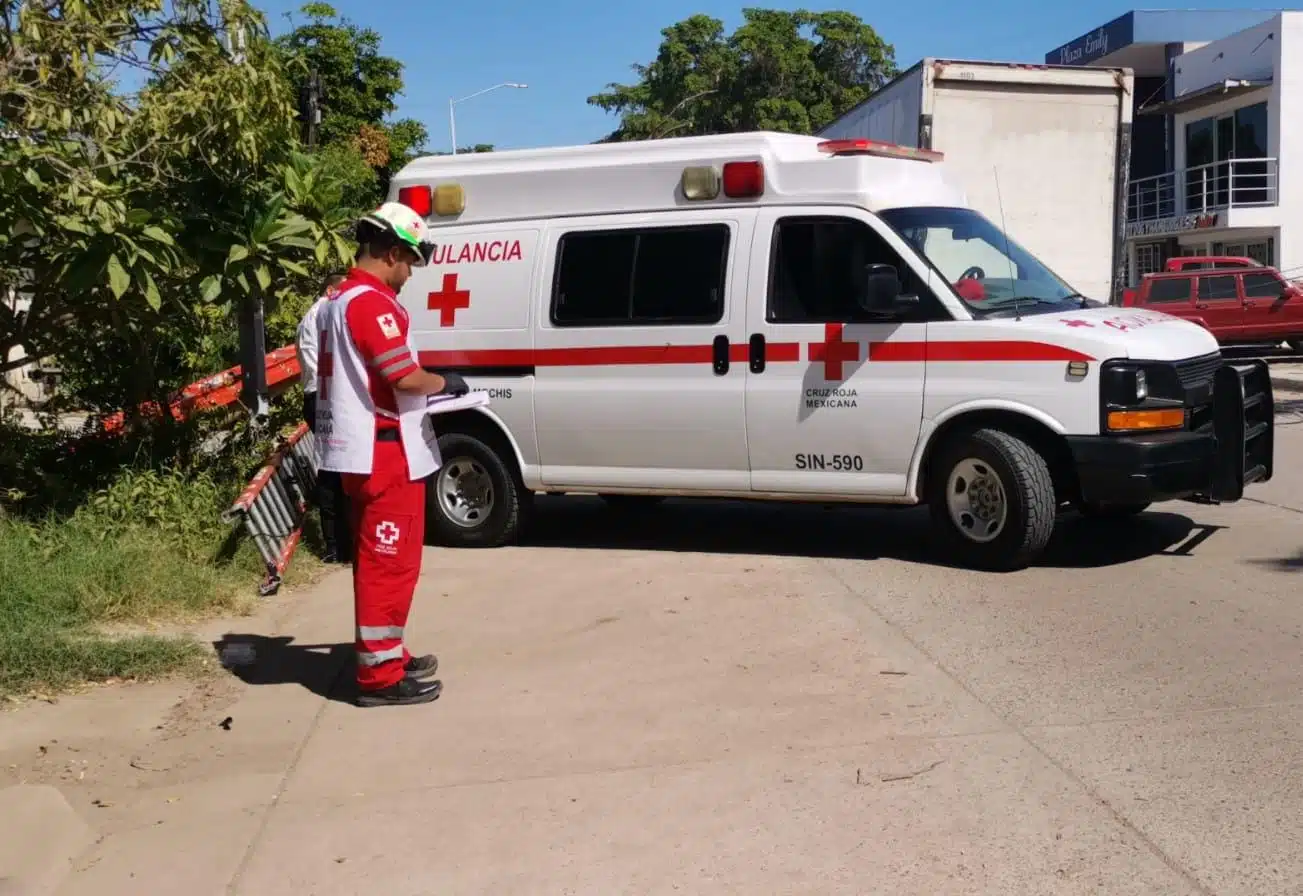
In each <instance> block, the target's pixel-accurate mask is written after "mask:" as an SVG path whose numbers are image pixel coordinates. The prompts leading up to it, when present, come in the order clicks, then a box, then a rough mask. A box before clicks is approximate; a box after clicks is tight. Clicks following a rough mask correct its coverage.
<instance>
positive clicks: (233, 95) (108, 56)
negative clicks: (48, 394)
mask: <svg viewBox="0 0 1303 896" xmlns="http://www.w3.org/2000/svg"><path fill="white" fill-rule="evenodd" d="M0 10H3V13H4V18H3V22H2V23H0V28H3V33H2V34H0V115H2V116H3V119H4V122H5V126H6V131H5V132H4V134H3V139H0V281H2V282H3V283H5V284H7V285H11V286H14V287H16V288H17V289H18V290H19V292H20V293H21V294H24V295H26V296H27V297H29V298H30V299H31V306H30V308H29V309H28V310H27V311H25V312H21V313H15V312H14V311H13V310H12V309H10V308H9V307H8V306H7V305H3V304H0V361H3V359H7V358H9V357H10V354H9V353H10V350H11V349H13V348H15V347H17V346H20V345H21V346H23V347H24V348H25V349H26V351H27V354H29V355H31V356H37V357H41V356H54V357H56V358H57V359H58V360H59V362H60V364H61V365H62V367H63V368H64V370H65V372H66V373H67V375H68V377H69V382H70V383H71V384H72V385H73V386H75V387H77V388H78V389H79V391H80V394H79V395H78V398H79V399H80V405H81V406H82V407H83V408H87V409H93V408H95V407H104V408H109V407H125V408H128V409H130V408H132V407H135V406H136V405H137V404H138V403H139V402H141V401H146V400H155V401H156V400H158V399H160V398H161V397H163V396H164V395H165V394H166V392H167V391H169V390H170V389H172V388H175V387H176V386H178V385H182V384H184V382H187V381H188V380H186V379H185V377H187V376H191V375H193V374H203V373H210V372H212V371H213V370H214V369H220V368H221V367H223V366H226V364H227V363H234V357H233V356H234V352H233V351H231V348H232V347H233V345H234V339H235V337H234V332H235V325H234V322H233V318H232V312H233V310H234V309H235V308H237V307H238V306H239V305H240V304H241V303H242V302H245V301H249V300H251V299H253V298H258V299H262V300H264V301H266V302H267V303H268V305H269V306H270V309H271V313H272V314H273V315H275V313H276V309H277V303H278V302H280V301H283V300H285V299H293V300H296V301H301V298H300V297H302V296H306V295H310V294H311V292H312V291H314V290H315V285H316V284H315V282H314V281H315V280H316V279H317V277H318V276H319V270H318V269H319V268H321V267H324V266H333V265H334V264H338V263H339V262H340V261H341V260H342V258H341V253H342V252H343V251H344V248H345V247H344V246H343V240H342V238H341V236H340V233H341V230H342V228H343V227H344V226H345V223H346V222H344V221H342V220H341V219H340V217H339V214H338V212H337V211H336V209H335V207H334V204H335V203H337V202H338V201H339V198H340V195H339V187H338V178H337V177H333V176H332V174H331V172H330V171H329V170H327V166H322V165H319V164H318V162H317V161H316V160H313V159H308V158H305V157H302V156H300V155H298V154H297V153H296V152H295V146H296V144H297V132H296V128H295V122H294V114H295V108H294V102H293V95H292V93H291V91H290V87H289V81H288V79H287V77H286V75H285V72H284V69H283V65H282V62H281V58H280V56H279V54H278V53H277V52H275V50H274V48H273V46H272V44H271V41H270V38H269V36H268V34H267V31H266V26H265V22H264V20H263V19H262V17H261V15H260V14H259V13H258V12H257V11H256V10H255V9H254V8H253V7H251V6H250V5H249V4H248V3H247V2H245V0H220V3H217V4H212V3H210V2H209V0H169V2H168V3H167V4H164V3H160V2H158V0H96V2H89V0H41V2H31V0H21V2H20V0H0ZM5 363H8V364H9V365H10V366H13V364H14V362H12V361H9V362H5Z"/></svg>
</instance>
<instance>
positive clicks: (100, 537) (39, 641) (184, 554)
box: [0, 472, 260, 694]
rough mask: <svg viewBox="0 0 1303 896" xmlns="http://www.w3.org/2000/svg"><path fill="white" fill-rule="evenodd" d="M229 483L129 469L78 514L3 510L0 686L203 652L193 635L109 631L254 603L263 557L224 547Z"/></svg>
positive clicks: (58, 683) (48, 681) (181, 663)
mask: <svg viewBox="0 0 1303 896" xmlns="http://www.w3.org/2000/svg"><path fill="white" fill-rule="evenodd" d="M225 492H226V490H225V489H222V488H220V487H219V486H217V484H216V483H214V482H212V481H211V480H208V479H206V478H205V477H203V476H181V475H180V474H166V473H157V472H144V473H129V474H125V475H124V476H122V477H121V478H120V479H119V480H118V481H117V482H115V483H114V485H113V486H111V487H110V488H109V489H106V490H104V491H101V492H99V493H97V494H96V495H95V496H94V497H93V498H92V499H91V500H90V501H89V502H88V503H87V504H86V505H85V506H84V507H82V508H81V509H79V510H78V511H77V512H76V513H75V514H73V515H72V516H71V517H70V518H58V517H50V518H48V519H44V520H40V521H23V520H16V519H0V582H3V583H4V585H3V587H2V588H0V693H9V694H14V693H24V692H31V691H33V690H45V691H48V690H56V689H60V688H65V687H67V686H69V685H72V684H75V683H78V682H83V681H102V680H104V679H107V678H147V677H156V676H158V675H162V674H166V673H170V672H174V671H178V670H183V669H185V668H186V667H187V666H189V665H190V664H191V663H192V662H195V661H196V660H197V659H198V658H199V657H201V656H202V655H203V648H202V647H201V646H200V645H198V644H196V643H194V642H191V641H188V640H186V639H181V638H175V637H160V636H155V635H135V634H131V635H126V636H118V635H110V634H106V633H105V632H104V627H106V626H110V625H112V626H117V627H120V626H128V627H129V626H133V625H140V624H149V623H169V622H178V621H186V620H191V619H198V618H203V617H205V616H212V615H215V614H221V613H237V612H241V611H244V610H246V609H247V608H248V607H249V605H250V604H251V603H252V601H253V596H252V586H253V584H254V583H256V582H257V580H258V574H259V571H260V569H259V564H258V563H257V561H256V558H255V556H254V554H253V551H252V550H251V549H250V547H249V546H248V545H247V544H245V545H242V546H240V548H239V549H238V550H236V551H235V552H234V554H233V555H232V556H230V557H223V555H222V549H223V542H224V541H225V539H226V537H227V536H228V535H229V530H228V529H227V528H226V527H225V526H224V525H223V524H222V523H220V522H219V521H218V513H219V512H220V510H221V508H222V506H223V505H224V504H226V503H227V502H228V501H229V496H228V495H227V494H226V493H225Z"/></svg>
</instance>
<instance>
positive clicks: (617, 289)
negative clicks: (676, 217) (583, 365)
mask: <svg viewBox="0 0 1303 896" xmlns="http://www.w3.org/2000/svg"><path fill="white" fill-rule="evenodd" d="M729 236H730V231H729V227H728V226H727V225H725V224H709V225H704V226H686V227H654V228H638V229H628V230H603V231H574V232H570V233H567V234H566V235H565V236H563V237H562V238H561V241H560V245H559V247H558V249H557V253H558V257H557V266H556V277H555V280H554V284H553V292H552V323H553V324H554V325H556V326H559V327H619V326H640V325H641V326H654V325H679V324H713V323H718V322H719V321H720V320H721V319H722V318H723V316H724V286H725V284H724V276H725V269H726V267H727V262H728V245H729Z"/></svg>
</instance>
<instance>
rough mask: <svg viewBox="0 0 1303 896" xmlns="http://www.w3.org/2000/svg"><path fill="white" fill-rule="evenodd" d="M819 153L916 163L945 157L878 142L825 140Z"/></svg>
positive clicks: (932, 152)
mask: <svg viewBox="0 0 1303 896" xmlns="http://www.w3.org/2000/svg"><path fill="white" fill-rule="evenodd" d="M818 150H819V152H826V153H828V154H829V155H833V156H880V157H882V158H886V159H914V160H915V161H918V162H940V161H941V160H942V159H944V158H945V155H944V154H942V153H939V152H936V151H934V150H931V149H918V148H917V147H913V146H900V145H898V144H895V143H882V142H880V141H878V140H825V141H823V142H822V143H820V144H819V146H818Z"/></svg>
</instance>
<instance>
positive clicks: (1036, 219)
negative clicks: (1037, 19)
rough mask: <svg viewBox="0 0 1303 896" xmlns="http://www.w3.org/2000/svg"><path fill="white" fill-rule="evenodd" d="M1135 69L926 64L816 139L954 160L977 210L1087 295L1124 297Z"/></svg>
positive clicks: (957, 62)
mask: <svg viewBox="0 0 1303 896" xmlns="http://www.w3.org/2000/svg"><path fill="white" fill-rule="evenodd" d="M1133 80H1134V79H1133V76H1132V72H1131V70H1130V69H1126V68H1082V67H1077V66H1060V65H1028V64H1023V63H1006V62H978V61H968V60H957V59H931V58H929V59H924V60H922V61H921V62H919V63H918V64H917V65H915V66H914V67H912V68H910V69H909V70H907V71H905V72H904V73H902V74H901V75H900V76H899V77H897V78H896V79H895V80H893V81H891V82H890V83H889V84H887V85H886V86H884V87H883V88H882V89H881V90H879V91H878V92H877V93H875V94H874V95H873V96H871V97H870V98H869V99H867V100H865V101H864V102H863V103H861V104H860V105H859V106H857V107H855V108H854V109H852V110H851V111H850V112H848V113H847V114H846V115H844V116H842V117H841V118H840V119H838V120H837V121H836V122H834V123H833V124H831V125H829V126H828V127H827V128H825V129H824V130H823V131H821V132H820V133H819V135H818V136H820V137H824V138H826V139H831V140H845V139H853V138H859V139H866V140H880V141H883V142H886V143H896V144H899V145H901V146H915V147H919V148H921V149H931V150H936V151H938V152H941V153H944V154H945V159H946V168H947V169H948V170H949V171H950V172H952V173H953V175H954V176H955V177H956V179H957V181H958V183H957V186H959V187H961V188H962V189H963V190H964V191H965V192H966V193H967V194H968V200H969V202H970V203H971V204H972V206H973V207H974V208H976V209H977V210H978V211H980V212H982V214H984V215H986V217H988V218H990V219H991V220H992V221H993V222H995V223H996V224H997V225H1000V226H1001V228H1002V229H1003V230H1004V231H1005V232H1006V233H1008V234H1009V235H1010V236H1011V237H1012V238H1013V239H1014V240H1016V241H1017V242H1019V243H1021V244H1022V245H1023V246H1024V247H1026V248H1027V249H1029V250H1030V251H1031V252H1032V254H1034V255H1036V256H1037V257H1039V258H1041V259H1042V260H1043V261H1045V262H1046V264H1047V265H1048V266H1049V267H1050V268H1051V269H1052V270H1053V271H1054V272H1055V273H1056V274H1058V275H1059V276H1060V277H1062V278H1063V279H1064V280H1066V281H1067V282H1068V283H1070V284H1072V285H1073V286H1075V287H1076V288H1077V289H1078V290H1079V291H1080V292H1081V293H1082V294H1083V295H1086V296H1089V297H1090V298H1093V299H1098V300H1100V301H1108V302H1112V303H1113V304H1118V303H1120V301H1121V294H1122V289H1123V288H1124V287H1125V285H1126V281H1125V271H1126V245H1125V228H1126V197H1127V180H1128V178H1127V171H1128V169H1129V167H1130V159H1131V114H1132V91H1133Z"/></svg>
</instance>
